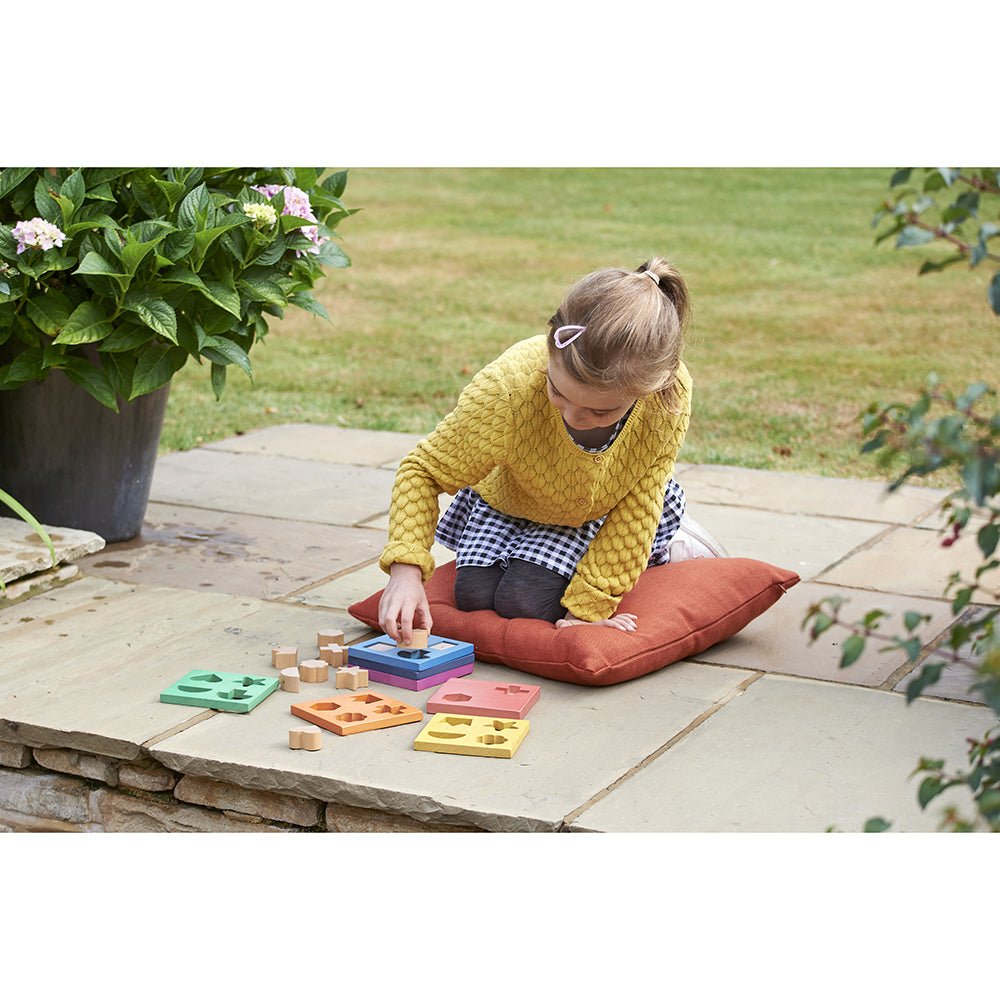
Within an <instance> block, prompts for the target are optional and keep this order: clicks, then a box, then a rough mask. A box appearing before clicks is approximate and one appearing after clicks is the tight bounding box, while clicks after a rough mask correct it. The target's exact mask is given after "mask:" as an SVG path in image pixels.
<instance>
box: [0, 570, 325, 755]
mask: <svg viewBox="0 0 1000 1000" xmlns="http://www.w3.org/2000/svg"><path fill="white" fill-rule="evenodd" d="M36 601H38V602H40V603H38V604H35V602H36ZM259 606H260V602H255V601H253V600H252V599H250V598H241V597H230V596H226V595H219V594H206V593H199V592H192V591H184V590H169V589H166V588H158V587H137V586H134V585H130V584H125V583H115V582H113V581H108V580H100V579H93V578H90V579H84V580H81V581H79V582H75V583H72V584H70V586H69V587H67V588H65V589H64V590H63V591H59V592H53V593H52V594H51V595H41V596H40V597H38V598H31V600H30V602H29V603H28V604H26V605H15V606H13V607H11V608H7V609H3V610H0V636H2V643H3V649H4V653H5V656H6V657H7V662H8V663H16V664H17V665H18V669H17V671H13V670H10V669H6V670H4V671H2V672H0V739H3V740H7V741H11V742H23V743H28V744H32V745H36V746H62V747H67V748H70V749H75V750H82V751H85V752H88V753H96V754H101V755H104V756H109V757H118V758H121V759H124V760H128V759H134V758H136V757H138V756H140V753H141V747H142V745H143V744H144V743H146V742H148V741H149V740H152V739H154V738H157V737H159V736H162V735H163V734H164V733H168V732H172V731H173V730H175V729H176V728H178V727H183V726H186V725H191V724H192V723H194V722H196V721H197V720H198V719H201V718H207V717H209V716H210V715H211V714H212V713H211V711H209V710H202V709H198V708H193V707H188V706H184V705H167V704H163V703H161V702H160V700H159V695H160V692H161V691H162V690H164V689H165V688H166V687H168V686H169V685H170V684H172V683H173V682H174V681H176V680H177V679H178V678H179V677H181V676H183V675H184V674H185V673H187V672H188V671H189V670H191V669H192V668H193V667H195V666H197V665H198V664H199V663H203V662H206V661H208V662H209V663H214V664H216V665H218V664H219V663H220V662H224V663H226V664H227V666H228V667H229V668H230V669H232V670H233V671H234V672H235V671H240V670H245V666H244V665H245V664H249V663H251V662H252V663H254V664H257V663H259V662H260V659H261V657H262V653H261V651H260V649H259V644H258V641H257V639H256V637H253V638H247V637H244V636H243V635H242V633H241V632H240V630H239V626H240V624H241V620H242V619H244V618H246V617H247V616H249V615H252V613H253V612H254V611H255V610H257V609H258V608H259ZM296 610H297V612H298V614H299V616H303V615H306V614H308V612H307V611H305V610H304V609H296ZM28 611H31V612H35V613H37V617H36V616H35V614H28V613H27V612H28ZM314 614H316V620H319V619H321V618H322V617H323V616H322V615H319V614H318V613H314ZM234 629H235V630H234ZM267 655H268V657H269V654H267ZM247 672H249V671H247Z"/></svg>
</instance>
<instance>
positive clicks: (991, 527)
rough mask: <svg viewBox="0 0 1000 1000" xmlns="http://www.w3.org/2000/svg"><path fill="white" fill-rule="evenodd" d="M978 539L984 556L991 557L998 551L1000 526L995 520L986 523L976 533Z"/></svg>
mask: <svg viewBox="0 0 1000 1000" xmlns="http://www.w3.org/2000/svg"><path fill="white" fill-rule="evenodd" d="M976 541H978V542H979V549H980V551H981V552H982V553H983V558H984V559H989V558H990V556H992V555H993V553H994V552H996V548H997V543H998V542H1000V526H998V525H997V524H995V523H993V522H991V523H990V524H984V525H983V527H981V528H980V529H979V533H978V534H977V535H976Z"/></svg>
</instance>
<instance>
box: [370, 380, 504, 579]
mask: <svg viewBox="0 0 1000 1000" xmlns="http://www.w3.org/2000/svg"><path fill="white" fill-rule="evenodd" d="M495 365H496V362H494V363H493V365H489V366H487V367H486V368H484V369H483V370H482V371H481V372H479V374H478V375H477V376H476V377H475V378H474V379H473V381H472V382H470V383H469V385H467V386H466V388H465V389H464V390H463V391H462V394H461V395H460V396H459V399H458V403H457V404H456V406H455V408H454V409H453V410H452V411H451V413H449V414H448V415H447V416H446V417H445V418H444V419H443V420H442V421H441V423H439V424H438V426H437V427H436V428H435V429H434V430H433V431H432V432H431V433H430V434H429V435H428V436H427V437H426V438H424V439H423V440H422V441H421V442H420V443H419V444H418V445H417V446H416V447H415V448H414V449H413V450H412V451H411V452H410V453H409V454H408V455H407V456H406V458H404V459H403V461H402V462H401V463H400V466H399V471H398V472H397V473H396V480H395V483H394V484H393V489H392V501H391V504H390V507H389V541H388V543H387V544H386V546H385V548H384V549H383V551H382V557H381V559H380V560H379V565H380V566H381V568H382V570H383V571H384V572H386V573H388V572H389V567H390V566H391V565H392V564H393V563H397V562H402V563H411V564H413V565H416V566H419V567H420V569H421V571H422V573H423V579H424V582H425V583H426V581H427V580H428V579H429V578H430V576H431V574H432V573H433V572H434V559H433V557H432V556H431V552H430V549H431V546H432V545H433V544H434V529H435V527H436V526H437V521H438V510H439V508H438V496H439V495H440V494H441V493H452V494H454V493H457V492H458V491H459V490H460V489H462V487H464V486H472V485H475V484H476V483H478V482H479V481H480V480H482V479H483V478H484V477H485V476H486V474H487V473H488V472H489V471H490V470H491V469H493V468H494V467H495V466H496V465H498V464H499V463H500V462H501V461H502V458H503V455H504V453H505V451H506V449H507V440H506V438H507V433H508V432H509V428H510V426H511V420H510V395H511V390H510V388H509V387H508V386H507V385H506V384H505V381H504V379H502V378H501V377H499V372H498V371H497V370H496V368H495Z"/></svg>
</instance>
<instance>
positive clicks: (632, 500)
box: [562, 382, 691, 621]
mask: <svg viewBox="0 0 1000 1000" xmlns="http://www.w3.org/2000/svg"><path fill="white" fill-rule="evenodd" d="M685 388H686V389H687V400H686V401H685V406H684V409H683V411H682V412H680V413H678V414H677V415H676V416H675V418H674V420H673V421H672V423H671V425H670V426H669V428H668V433H667V436H666V439H665V441H664V447H663V449H662V451H661V452H660V455H659V457H658V459H657V460H656V461H655V462H654V463H653V464H652V465H650V466H649V467H648V468H647V469H646V470H645V471H644V472H643V473H642V474H641V475H640V476H639V478H638V480H637V482H636V485H635V487H634V489H632V490H631V491H630V492H629V493H628V494H626V495H625V497H623V498H622V500H621V501H619V503H618V504H616V505H615V507H613V508H612V509H611V511H610V512H609V513H608V515H607V517H606V518H605V521H604V524H602V525H601V529H600V531H599V532H598V533H597V536H596V537H595V538H594V540H593V541H592V542H591V543H590V547H589V548H588V549H587V552H586V554H585V555H584V557H583V558H582V559H581V560H580V562H579V563H578V565H577V567H576V573H575V574H574V575H573V578H572V580H570V583H569V586H568V587H567V588H566V593H565V594H564V595H563V599H562V604H563V607H565V608H566V610H567V611H569V612H570V613H571V614H574V615H575V616H576V617H577V618H582V619H583V620H584V621H603V620H605V619H608V618H611V617H612V616H613V615H614V613H615V612H616V611H617V610H618V605H619V603H620V602H621V599H622V598H623V597H624V596H625V595H626V594H627V593H628V592H629V591H630V590H631V589H632V588H633V587H634V586H635V585H636V582H637V581H638V579H639V574H640V573H642V571H643V570H644V569H645V568H646V566H647V564H648V562H649V554H650V550H651V548H652V545H653V539H654V538H655V537H656V529H657V527H658V526H659V523H660V516H661V514H662V513H663V495H664V491H665V490H666V486H667V483H668V482H669V481H670V479H671V477H672V476H673V473H674V462H675V460H676V458H677V454H678V452H679V451H680V447H681V445H682V444H683V442H684V436H685V435H686V433H687V428H688V424H689V422H690V417H691V409H690V382H688V383H687V385H686V386H685Z"/></svg>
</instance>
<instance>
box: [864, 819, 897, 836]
mask: <svg viewBox="0 0 1000 1000" xmlns="http://www.w3.org/2000/svg"><path fill="white" fill-rule="evenodd" d="M890 826H892V824H891V823H890V822H888V821H887V820H884V819H882V817H881V816H873V817H872V818H871V819H869V820H868V821H867V822H866V823H865V829H864V832H865V833H885V831H886V830H888V829H889V827H890Z"/></svg>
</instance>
